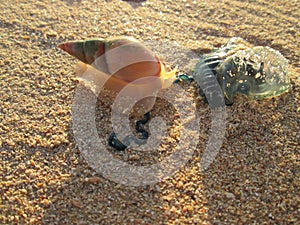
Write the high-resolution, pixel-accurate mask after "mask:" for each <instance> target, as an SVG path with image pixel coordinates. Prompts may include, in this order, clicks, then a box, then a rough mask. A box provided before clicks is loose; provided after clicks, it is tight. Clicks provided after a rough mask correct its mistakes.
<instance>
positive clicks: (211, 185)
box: [0, 0, 300, 224]
mask: <svg viewBox="0 0 300 225" xmlns="http://www.w3.org/2000/svg"><path fill="white" fill-rule="evenodd" d="M299 8H300V4H299V2H298V1H290V0H279V1H275V2H274V3H271V1H262V0H259V1H249V2H241V1H235V0H233V1H229V0H224V1H210V0H209V1H190V0H185V1H160V0H157V1H156V0H149V1H132V2H130V1H126V2H125V1H118V0H112V1H100V0H99V1H96V0H91V1H72V0H66V1H62V0H61V1H59V0H53V1H31V0H29V1H20V0H17V1H14V2H9V1H1V4H0V10H1V15H0V30H1V32H0V40H1V42H0V78H1V79H0V81H1V89H0V105H1V113H0V118H1V124H0V132H1V137H0V149H1V163H0V173H1V181H0V190H1V198H0V224H299V223H300V216H299V215H300V212H299V208H300V207H299V206H300V190H299V187H300V180H299V177H300V176H299V175H300V167H299V166H300V165H299V157H300V155H299V151H300V147H299V145H300V132H299V125H300V124H299V113H300V104H299V103H300V94H299V93H300V88H299V85H300V80H299V74H300V63H299V59H300V57H299V55H300V41H299V40H300V33H299V28H300V22H299V17H300V11H299ZM120 35H129V36H133V37H135V38H137V39H138V40H140V41H149V40H152V41H158V40H160V41H163V42H175V41H176V43H177V44H178V45H179V46H183V47H184V48H185V49H189V50H192V52H193V53H195V54H198V55H201V54H203V53H206V52H209V51H211V50H213V49H214V48H216V47H220V46H221V45H222V44H225V43H226V42H227V41H228V40H229V39H230V38H231V37H234V36H239V37H242V38H244V39H245V40H247V41H249V42H250V43H251V44H253V45H267V46H270V47H272V48H274V49H276V50H278V51H280V52H281V53H282V54H283V55H284V56H285V57H286V58H287V59H288V60H289V63H290V67H289V74H290V77H291V83H292V85H293V87H292V90H291V91H290V92H289V93H287V94H285V95H283V96H280V97H277V98H273V99H268V100H259V101H254V100H247V99H246V98H238V99H237V100H236V102H235V104H234V105H233V106H231V107H227V108H226V111H227V114H228V118H227V127H226V134H225V139H224V141H223V144H222V147H221V149H220V151H219V152H218V154H217V156H216V158H215V160H214V161H213V163H212V164H211V165H210V166H209V167H208V169H207V170H205V171H202V170H201V169H200V165H199V162H200V160H201V156H202V153H203V151H204V149H205V147H206V144H207V142H208V139H209V135H210V134H209V129H210V120H211V119H210V110H209V106H208V105H207V104H206V103H204V102H203V101H202V100H201V99H199V98H197V100H196V101H197V109H198V111H199V119H200V131H199V138H198V139H199V140H198V141H197V142H198V143H197V148H196V150H195V151H194V154H193V156H192V157H191V158H190V160H189V161H188V162H187V163H186V164H184V167H183V168H181V169H180V170H179V171H177V172H176V173H175V175H174V176H172V177H170V178H167V179H165V180H163V181H161V182H159V183H156V184H152V185H146V186H138V187H129V186H126V185H123V184H120V183H118V182H113V181H111V180H109V179H107V178H106V177H105V176H102V174H100V173H97V171H96V170H94V169H93V168H91V167H90V166H89V164H88V163H87V160H86V159H85V158H84V157H83V154H82V152H80V150H79V148H78V143H77V142H76V140H75V139H74V135H73V131H72V104H73V98H74V93H75V92H76V90H77V89H76V88H77V86H78V82H77V81H76V79H75V75H74V74H75V72H74V65H75V64H76V63H77V60H76V59H74V58H72V57H70V56H68V55H67V54H65V53H63V52H62V51H61V50H60V49H58V48H57V45H58V44H59V43H61V42H63V41H68V40H74V39H86V38H93V37H101V38H107V37H112V36H120ZM157 47H158V51H159V49H160V48H159V45H158V46H157ZM164 51H166V50H164ZM162 53H163V52H162ZM166 55H168V52H167V53H166ZM176 56H177V55H176ZM174 58H177V59H178V58H179V59H180V57H174ZM179 61H181V60H179ZM169 63H170V64H171V65H170V66H176V63H175V62H174V61H171V62H169ZM179 64H180V62H179ZM183 64H184V63H183ZM179 70H181V72H185V70H184V69H182V67H180V68H179ZM190 93H191V96H192V97H193V96H194V97H195V96H196V94H195V92H193V90H190ZM102 106H103V108H104V111H103V112H102V113H99V114H97V118H98V120H99V124H98V127H99V128H101V129H99V136H101V135H102V136H103V137H107V136H108V135H109V134H110V132H111V128H110V125H109V119H108V118H107V117H108V116H109V114H108V112H109V110H106V109H108V108H109V102H108V101H103V102H102ZM171 108H172V107H171V106H166V104H164V103H163V102H158V104H157V105H156V107H155V109H154V112H153V115H152V116H155V115H159V113H160V112H161V113H162V114H163V117H164V116H165V117H167V116H166V115H169V114H170V113H169V112H168V111H169V110H171ZM171 111H172V110H171ZM173 114H174V113H173ZM174 115H176V113H175V114H174ZM98 120H97V121H98ZM170 124H171V125H172V129H169V130H170V132H171V134H170V139H169V140H167V141H166V143H165V144H164V145H163V147H161V148H160V150H159V151H158V152H156V153H155V154H149V155H146V157H144V158H143V155H142V154H137V153H136V152H134V151H132V150H128V151H125V152H115V151H114V150H113V149H110V151H111V153H112V154H113V155H114V156H115V158H119V159H122V160H124V161H125V162H130V163H132V164H136V165H139V164H141V163H148V161H147V160H145V158H146V159H148V158H147V157H153V158H151V160H154V161H155V160H160V159H161V158H163V157H164V156H165V155H168V154H169V153H170V152H172V149H173V148H174V145H176V140H177V141H178V135H177V134H176V132H177V130H178V129H179V127H180V126H179V125H178V124H177V123H176V122H173V124H172V123H171V122H170ZM172 132H173V133H172ZM151 160H150V161H151ZM151 162H152V161H151Z"/></svg>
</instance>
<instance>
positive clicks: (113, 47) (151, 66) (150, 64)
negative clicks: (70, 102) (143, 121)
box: [58, 37, 176, 114]
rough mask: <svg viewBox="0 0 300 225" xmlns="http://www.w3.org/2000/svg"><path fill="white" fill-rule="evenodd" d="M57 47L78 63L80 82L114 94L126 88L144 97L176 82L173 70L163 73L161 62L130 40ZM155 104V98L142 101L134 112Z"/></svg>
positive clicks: (64, 44) (140, 112) (71, 44)
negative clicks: (83, 81)
mask: <svg viewBox="0 0 300 225" xmlns="http://www.w3.org/2000/svg"><path fill="white" fill-rule="evenodd" d="M58 47H59V48H61V49H62V50H64V51H66V52H67V53H69V54H70V55H72V56H74V57H75V58H77V59H79V60H80V61H81V63H79V64H78V68H77V76H78V77H79V79H81V80H82V79H83V80H85V81H88V82H89V83H92V84H94V85H96V86H97V84H101V83H102V84H104V87H105V88H107V89H109V90H113V91H116V92H120V91H121V90H122V89H123V88H124V87H126V86H128V85H129V87H130V89H129V90H131V91H130V92H131V93H132V94H133V95H135V97H136V96H139V95H140V96H143V95H145V94H148V93H149V94H151V91H152V93H154V92H155V91H157V90H158V89H163V88H168V87H169V86H170V85H171V84H172V83H173V81H174V80H175V79H176V77H175V74H176V70H172V71H170V72H166V70H165V66H164V64H163V63H162V62H161V61H160V59H159V58H158V57H157V56H156V55H155V54H154V53H153V52H152V51H150V50H149V49H148V48H147V47H146V46H144V45H143V44H142V43H140V42H138V41H137V40H136V39H134V38H132V37H119V38H112V39H107V40H105V39H91V40H83V41H71V42H66V43H63V44H60V45H59V46H58ZM142 78H145V79H142ZM151 78H153V79H151ZM154 78H156V79H154ZM157 80H158V81H159V83H157V82H156V81H157ZM129 94H130V93H129ZM154 103H155V97H148V98H145V99H143V100H140V101H139V102H138V103H137V105H136V106H135V108H134V111H135V112H138V114H145V113H146V112H148V111H149V110H151V108H152V107H153V105H154Z"/></svg>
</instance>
